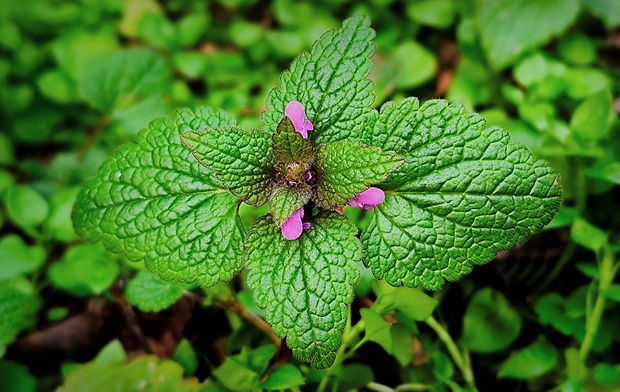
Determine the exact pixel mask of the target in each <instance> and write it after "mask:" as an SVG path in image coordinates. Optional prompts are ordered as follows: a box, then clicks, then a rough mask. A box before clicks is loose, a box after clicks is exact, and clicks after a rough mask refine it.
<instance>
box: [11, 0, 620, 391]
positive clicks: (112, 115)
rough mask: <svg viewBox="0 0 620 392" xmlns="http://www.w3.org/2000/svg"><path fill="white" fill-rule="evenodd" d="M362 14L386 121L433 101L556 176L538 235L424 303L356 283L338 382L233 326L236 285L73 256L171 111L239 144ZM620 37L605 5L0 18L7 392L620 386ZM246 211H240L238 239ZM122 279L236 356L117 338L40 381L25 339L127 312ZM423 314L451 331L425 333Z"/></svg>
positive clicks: (32, 4)
mask: <svg viewBox="0 0 620 392" xmlns="http://www.w3.org/2000/svg"><path fill="white" fill-rule="evenodd" d="M356 13H363V14H367V15H369V16H370V17H371V18H372V21H373V27H374V28H375V29H376V30H377V32H378V36H377V52H376V55H375V56H374V61H375V68H374V70H373V73H372V74H371V78H372V80H373V81H374V82H375V95H376V97H377V99H376V104H377V105H380V104H381V103H383V102H384V101H386V100H397V101H398V100H401V99H402V98H404V97H406V96H417V97H420V98H421V99H422V100H426V99H429V98H433V97H438V96H445V97H446V98H447V99H449V100H452V101H457V102H460V103H462V104H464V105H465V106H466V107H467V108H468V109H471V110H476V111H479V112H480V113H481V114H482V115H483V116H484V117H485V118H487V120H488V123H489V124H491V125H500V126H502V127H504V128H506V129H507V130H508V131H509V132H510V134H511V137H512V138H513V140H516V141H518V142H519V143H522V144H524V145H525V146H527V147H528V148H529V149H530V150H531V151H532V152H533V153H534V154H535V155H536V156H537V157H542V158H545V159H547V160H549V161H550V162H551V163H552V164H553V166H554V167H555V169H556V170H557V171H559V172H560V173H561V174H562V183H563V187H564V198H565V203H564V206H563V207H562V210H561V211H560V213H559V214H558V216H557V217H556V219H555V220H554V221H553V222H552V223H551V225H550V226H549V227H550V230H549V231H548V232H546V233H544V234H543V235H542V238H543V240H539V241H533V245H529V244H526V245H524V246H523V247H522V248H521V250H517V251H515V252H512V253H510V254H509V255H508V256H507V257H509V258H510V260H505V261H504V262H500V261H498V262H495V263H492V265H491V266H489V267H488V268H486V269H481V270H480V272H476V273H474V274H472V275H471V276H469V277H467V278H465V279H464V280H463V281H461V282H459V283H455V284H452V285H450V286H449V287H446V288H445V289H444V290H442V291H441V292H438V293H434V294H433V296H434V297H435V299H436V301H435V300H433V299H431V298H429V297H428V296H426V295H425V294H423V293H422V292H417V293H416V294H412V293H409V294H408V295H405V296H402V295H401V294H398V295H397V294H394V293H393V292H392V291H390V290H387V289H386V288H385V287H384V285H383V284H382V283H381V282H376V281H375V280H374V279H372V278H371V276H370V275H369V274H368V271H364V270H363V277H362V279H361V281H360V284H359V285H358V287H357V288H356V293H357V298H358V301H357V302H356V303H355V306H356V309H359V307H363V308H364V309H362V312H361V315H359V312H357V311H356V312H357V313H358V316H357V317H355V319H356V320H357V319H359V318H360V317H361V319H362V320H363V322H364V323H365V326H364V325H362V326H360V327H358V328H359V330H358V331H355V330H354V332H357V333H359V334H363V337H362V338H360V339H358V340H357V341H355V340H354V341H352V344H354V345H356V344H358V343H360V342H361V343H366V342H373V343H368V344H367V345H364V347H362V349H360V350H359V351H355V350H357V349H358V348H360V346H361V344H360V346H353V348H355V350H354V354H355V355H353V354H352V355H351V356H350V357H348V358H347V361H346V362H344V363H342V364H338V366H337V367H336V368H334V369H330V370H328V371H317V370H312V369H309V368H307V367H306V366H305V365H303V364H300V363H298V362H294V361H293V362H292V363H287V364H282V361H286V358H284V359H283V358H282V357H281V354H282V353H280V352H278V353H277V354H276V349H275V346H273V345H272V344H271V343H269V340H268V338H266V337H265V336H264V335H263V334H261V333H260V331H258V329H257V328H254V327H253V326H252V325H251V324H250V323H248V322H247V321H245V320H247V319H244V318H243V317H242V316H240V314H243V311H248V310H249V311H250V312H252V311H254V312H252V314H253V315H256V314H257V315H258V316H256V317H260V312H259V311H258V310H257V308H256V307H254V306H253V304H252V303H251V297H250V296H249V295H247V291H244V290H243V288H242V287H241V289H239V287H228V286H221V287H220V286H216V287H215V288H211V289H209V290H207V291H206V292H205V291H201V290H200V289H198V288H194V287H183V288H181V287H176V286H175V287H172V286H170V285H169V284H168V283H164V282H161V281H157V279H156V278H154V277H153V276H151V275H145V273H144V272H141V271H139V272H136V269H138V270H140V267H135V266H132V265H129V264H128V263H126V262H125V261H124V260H122V259H119V258H118V257H117V256H115V255H111V254H109V253H107V252H105V251H104V250H103V248H101V247H100V246H98V245H97V246H95V245H84V244H79V243H78V241H77V237H76V235H75V233H74V231H73V227H72V224H71V217H70V214H71V207H72V204H73V201H74V200H75V196H76V193H77V189H79V187H80V186H81V185H82V184H83V183H84V182H86V181H87V180H88V179H89V178H91V177H92V176H93V175H94V174H95V170H96V169H97V167H99V165H100V164H101V163H102V162H103V160H104V159H105V158H106V157H107V156H109V155H110V154H112V152H113V151H115V150H116V149H117V148H118V146H119V145H120V144H122V143H124V142H127V141H130V140H133V138H134V136H135V134H136V133H137V132H138V131H139V130H140V129H142V128H145V127H146V126H147V124H148V122H149V121H150V120H152V119H153V118H156V117H158V116H161V115H167V114H170V113H171V112H172V110H173V109H174V108H176V107H181V106H190V107H192V106H196V105H207V106H212V107H214V108H222V109H224V110H226V111H228V112H229V113H231V114H233V115H235V116H236V117H237V118H239V119H240V123H241V125H242V126H243V127H246V128H249V127H260V118H259V115H260V113H261V112H262V111H263V110H264V107H263V105H264V100H265V97H266V95H267V93H268V91H269V90H270V89H271V88H272V87H273V86H275V84H276V82H277V79H278V76H279V73H280V72H281V71H282V70H283V69H285V68H286V67H287V66H288V64H289V63H290V61H291V60H292V58H293V57H294V56H295V55H297V54H298V53H299V52H300V51H302V50H308V49H309V46H310V45H311V43H312V42H313V41H314V40H315V39H316V38H317V37H318V36H320V35H321V34H322V33H323V32H325V31H326V30H327V29H330V28H334V27H337V26H339V25H340V22H341V20H342V19H344V18H345V17H347V16H349V15H352V14H356ZM619 26H620V2H618V1H617V0H565V1H559V0H549V1H539V0H515V1H499V0H411V1H400V0H399V1H397V0H367V1H361V2H354V1H350V0H337V1H328V0H320V1H295V0H273V1H258V0H212V1H197V0H196V1H194V0H166V1H160V2H157V1H155V0H31V1H18V0H4V1H2V2H1V4H0V123H1V124H2V125H1V126H0V265H1V267H2V268H1V269H0V357H3V359H1V360H0V380H2V383H3V384H2V388H4V389H5V390H8V391H13V390H14V391H20V392H21V391H34V390H39V391H46V390H53V389H54V388H56V387H58V386H59V385H63V386H62V387H61V389H60V390H62V391H74V390H110V389H113V388H120V389H121V390H123V388H125V389H124V390H126V389H127V388H128V385H137V386H139V387H142V388H147V389H148V390H162V391H169V390H179V391H184V390H187V391H194V390H196V391H198V390H202V391H217V390H227V389H228V390H250V389H261V388H262V389H288V388H291V389H293V390H299V389H303V390H316V389H317V388H319V387H321V386H322V387H323V388H325V387H326V385H330V388H331V387H332V386H333V388H334V390H338V389H340V390H348V389H354V388H360V389H361V388H370V387H377V388H379V387H382V385H379V384H385V385H389V386H390V387H394V388H396V387H400V388H401V389H402V390H405V389H407V388H408V389H409V390H433V391H447V390H452V391H460V390H467V389H466V388H471V386H467V387H466V386H463V385H465V384H466V383H467V381H468V376H467V375H466V372H463V368H464V367H465V368H467V366H469V369H470V370H471V369H473V372H474V374H475V376H476V379H475V382H476V384H477V385H478V386H479V387H480V389H481V390H504V389H506V390H510V389H511V388H512V390H515V389H517V388H521V390H524V389H527V390H534V391H537V390H548V389H552V388H556V390H562V391H589V390H600V391H614V390H618V388H620V371H619V369H620V368H619V366H620V365H619V364H620V358H618V356H617V354H616V353H617V352H618V348H619V345H620V339H618V335H617V333H616V331H617V329H618V326H619V325H620V317H619V316H618V314H619V313H618V309H619V306H620V305H619V303H618V302H620V286H619V285H618V284H617V283H616V282H617V278H616V273H617V269H618V251H619V250H620V247H619V246H618V238H619V236H618V233H619V231H620V215H619V214H618V213H617V211H618V209H619V207H620V205H619V202H618V200H620V198H619V197H618V192H619V189H618V186H619V185H620V153H619V152H620V142H619V141H620V138H619V137H618V131H619V125H618V124H619V122H618V112H619V110H620V109H619V104H618V102H619V101H618V95H619V94H618V93H619V91H620V82H619V81H620V44H619V43H618V42H619V37H620V36H619V35H618V27H619ZM242 211H245V210H244V209H243V207H242ZM251 214H254V212H251V213H247V214H245V213H243V219H244V220H245V224H249V222H251V221H252V220H253V219H254V218H255V216H253V215H251ZM347 214H349V215H350V216H352V217H354V218H355V219H356V220H357V221H358V224H360V225H363V224H364V222H367V221H368V214H360V213H359V212H351V211H347ZM541 242H542V244H541ZM520 251H523V252H526V256H525V257H521V258H520V257H519V252H520ZM508 264H509V265H510V266H508ZM118 280H120V281H122V282H128V285H127V300H128V301H129V303H130V305H135V307H136V309H138V310H136V312H139V315H141V316H143V314H142V313H141V312H140V311H139V309H141V310H144V311H145V312H149V311H156V310H159V309H162V308H166V307H168V306H169V305H171V304H172V303H173V302H174V301H175V300H176V299H177V298H179V296H185V297H186V296H187V295H190V294H191V295H194V296H204V295H206V297H207V299H206V301H204V302H203V301H202V300H199V301H197V303H198V307H200V308H201V309H202V310H201V311H200V312H202V313H201V314H202V317H203V318H204V317H207V320H208V322H204V320H203V324H202V328H203V330H204V333H206V334H209V333H211V334H213V335H214V336H213V339H215V338H218V337H223V336H224V337H227V342H226V347H225V348H224V349H223V350H224V354H225V356H226V357H227V359H224V358H223V357H221V356H220V357H218V356H217V355H214V354H213V351H214V350H211V348H210V347H209V346H206V345H204V344H203V343H204V342H202V341H201V343H196V342H194V341H192V340H191V338H192V337H196V336H198V334H195V335H192V336H190V335H189V334H190V333H194V332H192V330H191V329H190V328H189V327H188V330H187V331H186V332H187V333H188V336H186V338H187V339H185V340H179V341H180V342H181V343H180V344H179V345H178V348H175V350H174V351H173V352H171V353H169V356H171V357H172V360H169V359H162V358H157V357H155V356H150V355H139V356H138V357H137V358H135V359H134V360H133V361H127V359H126V358H127V355H126V353H125V349H124V348H123V345H121V344H120V343H119V341H116V340H112V343H110V344H109V345H107V346H104V345H103V344H105V343H108V341H110V339H114V338H121V337H118V336H114V337H110V336H107V335H106V338H107V341H105V342H103V343H102V342H98V343H97V344H94V345H93V346H92V347H90V350H89V351H88V353H87V354H82V355H79V350H78V349H75V350H65V351H64V352H62V355H60V356H58V355H57V353H56V355H57V356H56V357H55V358H59V360H58V361H56V362H54V361H47V362H54V363H47V364H46V365H45V366H42V365H41V362H43V361H45V357H44V355H40V354H30V355H24V352H23V351H22V350H23V347H24V345H25V344H26V343H24V342H21V343H20V336H21V337H22V338H24V337H28V336H29V335H28V334H29V333H33V332H34V333H36V332H41V331H46V330H47V329H49V328H51V327H54V326H58V325H63V324H62V323H63V322H67V320H71V319H72V317H75V316H79V315H82V314H85V313H84V312H85V310H84V309H86V308H87V304H88V301H90V300H92V299H93V298H103V299H104V301H106V302H107V303H111V304H114V305H113V307H115V309H116V307H118V308H120V309H125V310H126V309H127V308H130V309H131V307H130V305H126V306H125V307H123V306H122V303H123V301H122V300H120V299H119V294H118V292H116V290H113V289H112V285H113V283H114V282H115V281H118ZM237 284H238V285H239V284H240V283H238V282H237ZM491 287H492V288H491ZM238 289H239V290H238ZM140 290H142V292H141V291H140ZM236 290H238V291H239V295H238V297H237V296H236V294H237V293H235V291H236ZM397 290H401V289H397ZM155 293H156V295H153V294H155ZM188 293H189V294H188ZM122 298H124V297H122ZM412 299H416V301H415V302H411V301H412ZM231 301H232V302H231ZM369 301H370V302H371V303H372V302H373V301H374V305H372V304H371V305H369V304H368V302H369ZM231 303H234V304H235V305H234V306H231V305H230V304H231ZM437 303H438V304H437ZM225 305H226V306H228V307H226V306H225ZM235 306H236V307H235ZM222 307H223V308H225V309H226V311H224V312H222V311H221V310H219V312H220V313H218V310H217V309H221V308H222ZM366 308H368V309H366ZM239 309H243V311H240V310H239ZM433 312H434V314H435V315H437V318H438V319H440V320H442V323H443V324H442V325H445V329H441V326H440V324H439V323H437V324H433V323H432V322H431V323H429V322H426V323H425V322H424V321H422V320H425V319H426V320H428V319H427V317H428V315H430V314H431V313H433ZM117 313H122V311H118V312H117ZM162 313H165V312H162ZM115 314H116V313H115ZM145 314H146V313H145ZM149 314H150V313H149ZM246 315H247V313H246ZM110 317H112V316H110ZM117 317H119V318H120V319H122V320H126V319H124V318H122V317H121V316H118V315H117ZM140 320H142V321H144V319H143V318H142V319H140ZM433 320H434V319H433ZM123 322H124V321H123ZM144 322H146V321H144ZM364 323H362V324H364ZM220 324H223V325H224V327H220V326H219V325H220ZM357 325H358V326H359V325H360V324H357ZM147 332H148V331H147ZM437 336H439V338H440V339H439V340H437ZM449 336H452V338H451V339H452V340H453V341H455V342H456V345H455V346H454V347H452V346H450V344H449V341H450V340H449V339H448V337H449ZM124 339H125V342H124V344H125V345H127V341H128V340H129V341H131V339H128V338H126V337H124ZM16 340H17V342H16ZM121 340H122V339H121ZM456 346H458V348H457V347H456ZM132 349H133V354H134V355H136V354H139V353H140V350H139V349H136V348H135V347H133V348H132ZM454 349H456V350H457V351H460V352H461V354H462V357H463V358H461V359H462V360H463V362H465V363H459V361H458V360H457V359H455V358H458V355H455V352H454V351H453V350H454ZM60 351H62V350H60ZM98 351H101V352H100V354H99V355H97V356H95V353H96V352H98ZM470 351H471V352H472V353H473V354H471V355H470V354H469V352H470ZM282 355H284V357H285V356H286V355H285V353H284V354H282ZM218 360H219V361H218ZM212 361H213V362H212ZM77 362H81V363H84V362H88V363H86V364H77ZM272 365H279V366H272ZM371 368H372V370H371ZM266 369H270V372H269V373H267V374H265V373H264V372H265V370H266ZM469 390H471V389H469Z"/></svg>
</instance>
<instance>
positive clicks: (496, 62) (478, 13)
mask: <svg viewBox="0 0 620 392" xmlns="http://www.w3.org/2000/svg"><path fill="white" fill-rule="evenodd" d="M579 8H580V1H579V0H547V1H539V0H515V1H495V0H476V1H475V11H474V12H475V14H474V19H475V23H476V27H477V28H478V31H479V33H480V37H481V41H482V47H483V48H484V51H485V52H486V55H487V58H488V59H489V61H490V63H491V64H492V65H493V66H494V68H496V69H502V68H504V67H506V66H507V65H509V64H511V63H512V62H513V61H514V60H516V59H517V58H518V57H519V55H520V54H521V53H524V52H526V51H527V50H529V49H533V48H535V47H537V46H540V45H543V44H545V43H546V42H547V41H548V40H549V39H550V38H551V37H554V36H557V35H559V34H561V33H562V32H563V31H564V30H566V28H567V27H568V26H570V24H571V23H573V21H574V20H575V18H576V17H577V15H578V13H579Z"/></svg>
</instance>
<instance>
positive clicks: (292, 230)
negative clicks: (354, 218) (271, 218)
mask: <svg viewBox="0 0 620 392" xmlns="http://www.w3.org/2000/svg"><path fill="white" fill-rule="evenodd" d="M284 115H285V116H286V117H288V118H289V120H291V123H292V124H293V127H294V128H295V131H296V132H297V133H299V134H300V135H301V136H302V137H303V138H304V139H307V138H308V131H312V130H314V124H312V122H311V121H310V120H309V119H307V118H306V111H305V110H304V107H303V105H302V104H301V103H300V102H297V101H291V102H289V104H288V105H287V106H286V109H285V111H284ZM308 174H310V173H308ZM384 200H385V194H384V193H383V191H382V190H381V189H379V188H376V187H370V188H368V189H367V190H365V191H364V192H361V193H358V194H357V195H356V196H355V197H354V198H353V199H351V200H349V202H348V203H347V205H349V206H351V207H356V208H361V209H363V210H370V209H372V208H374V207H375V206H377V205H378V204H381V203H383V201H384ZM303 218H304V208H303V207H302V208H300V209H298V210H296V211H295V212H293V214H292V215H291V216H290V217H289V218H288V219H287V220H286V221H285V222H284V224H283V225H282V228H281V229H282V235H283V236H284V238H286V239H287V240H296V239H297V238H299V237H300V236H301V234H302V233H303V231H304V230H309V229H310V228H311V227H312V225H311V224H310V223H309V222H303V221H302V219H303Z"/></svg>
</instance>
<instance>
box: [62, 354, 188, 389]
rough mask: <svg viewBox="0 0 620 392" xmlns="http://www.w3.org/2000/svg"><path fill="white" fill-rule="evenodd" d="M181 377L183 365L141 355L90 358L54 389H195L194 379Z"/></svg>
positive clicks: (152, 356)
mask: <svg viewBox="0 0 620 392" xmlns="http://www.w3.org/2000/svg"><path fill="white" fill-rule="evenodd" d="M182 377H183V368H182V367H181V366H180V365H179V364H177V363H175V362H173V361H170V360H160V359H159V358H157V357H156V356H154V355H143V356H140V357H138V358H136V359H134V360H133V361H131V362H129V363H117V362H115V363H103V364H102V363H97V362H96V361H94V362H90V363H88V364H86V365H84V366H81V367H80V368H79V369H77V370H75V371H73V372H71V373H70V374H69V375H68V376H67V378H66V380H65V383H64V385H63V386H61V387H59V388H58V389H57V391H58V392H70V391H127V390H136V389H142V390H145V391H153V392H166V391H192V390H193V391H198V390H199V387H198V382H197V380H195V379H193V380H192V379H187V380H183V378H182Z"/></svg>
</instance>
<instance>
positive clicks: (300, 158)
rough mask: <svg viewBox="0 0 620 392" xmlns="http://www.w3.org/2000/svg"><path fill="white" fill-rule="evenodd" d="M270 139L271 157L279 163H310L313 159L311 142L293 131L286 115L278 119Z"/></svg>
mask: <svg viewBox="0 0 620 392" xmlns="http://www.w3.org/2000/svg"><path fill="white" fill-rule="evenodd" d="M272 140H273V141H272V145H273V157H274V158H275V160H276V162H278V163H279V164H283V165H288V164H290V163H293V162H297V163H298V164H302V163H306V164H310V163H312V161H313V160H314V154H313V152H312V142H310V140H309V139H304V138H303V137H302V136H301V134H300V133H299V132H297V131H295V128H294V127H293V123H292V122H291V120H290V119H289V118H288V117H284V118H283V119H282V121H280V123H279V124H278V127H277V128H276V132H275V133H274V134H273V136H272Z"/></svg>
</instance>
